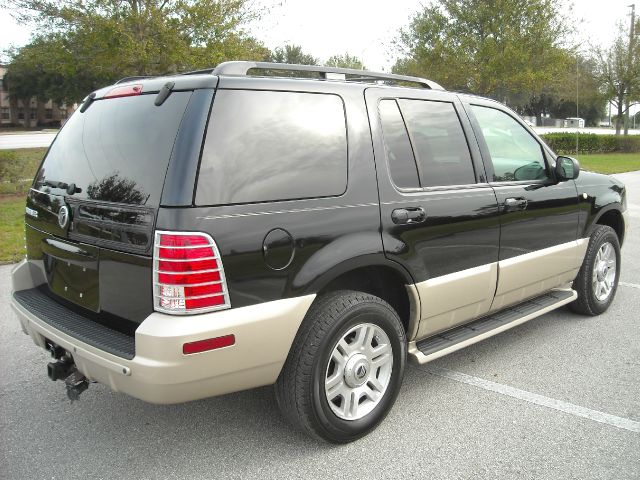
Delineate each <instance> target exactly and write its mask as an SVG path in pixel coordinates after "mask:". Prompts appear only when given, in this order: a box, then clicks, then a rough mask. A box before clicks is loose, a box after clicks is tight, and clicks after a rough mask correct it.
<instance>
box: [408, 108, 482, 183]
mask: <svg viewBox="0 0 640 480" xmlns="http://www.w3.org/2000/svg"><path fill="white" fill-rule="evenodd" d="M400 108H401V109H402V115H403V116H404V120H405V122H406V123H407V128H408V130H409V135H410V136H411V141H412V143H413V150H414V152H415V154H416V160H417V161H418V171H419V173H420V183H421V184H422V186H423V187H433V186H440V185H466V184H470V183H475V181H476V179H475V175H474V172H473V165H472V163H471V154H470V153H469V147H468V145H467V140H466V138H465V136H464V132H463V131H462V125H461V124H460V119H459V118H458V115H457V113H456V110H455V108H454V106H453V104H452V103H446V102H431V101H425V100H400Z"/></svg>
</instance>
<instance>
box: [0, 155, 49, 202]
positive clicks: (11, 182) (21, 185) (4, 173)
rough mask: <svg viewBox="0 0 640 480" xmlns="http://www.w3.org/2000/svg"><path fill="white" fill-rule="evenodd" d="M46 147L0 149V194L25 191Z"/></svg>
mask: <svg viewBox="0 0 640 480" xmlns="http://www.w3.org/2000/svg"><path fill="white" fill-rule="evenodd" d="M46 151H47V149H46V148H20V149H16V150H0V195H12V194H23V193H26V191H27V189H28V188H29V185H31V180H33V177H34V175H35V174H36V170H37V169H38V166H39V165H40V162H41V161H42V157H44V154H45V153H46Z"/></svg>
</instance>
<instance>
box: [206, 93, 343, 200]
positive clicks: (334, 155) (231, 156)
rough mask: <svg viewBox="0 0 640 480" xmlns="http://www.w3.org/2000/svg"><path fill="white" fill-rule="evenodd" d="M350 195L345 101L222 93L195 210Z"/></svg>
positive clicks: (218, 96)
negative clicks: (224, 205) (225, 205)
mask: <svg viewBox="0 0 640 480" xmlns="http://www.w3.org/2000/svg"><path fill="white" fill-rule="evenodd" d="M346 187H347V132H346V123H345V113H344V105H343V103H342V100H341V99H340V97H338V96H337V95H330V94H315V93H298V92H275V91H249V90H220V91H218V93H217V94H216V98H215V100H214V102H213V109H212V111H211V118H210V120H209V127H208V131H207V136H206V140H205V145H204V150H203V152H202V160H201V163H200V173H199V177H198V189H197V192H196V203H197V204H198V205H223V204H232V203H250V202H268V201H277V200H290V199H298V198H313V197H327V196H335V195H341V194H343V193H344V192H345V190H346Z"/></svg>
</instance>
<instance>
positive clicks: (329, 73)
mask: <svg viewBox="0 0 640 480" xmlns="http://www.w3.org/2000/svg"><path fill="white" fill-rule="evenodd" d="M252 69H259V70H272V71H273V70H277V71H283V72H308V73H317V74H319V76H320V78H322V79H324V80H342V81H347V82H376V81H390V82H395V83H400V82H406V83H414V84H417V85H420V86H422V87H423V88H430V89H432V90H444V88H442V86H440V85H438V84H437V83H436V82H433V81H431V80H427V79H426V78H420V77H411V76H407V75H395V74H393V73H378V72H370V71H368V70H356V69H353V68H334V67H319V66H315V65H295V64H291V63H270V62H244V61H237V62H224V63H221V64H220V65H218V66H217V67H215V68H213V69H205V70H197V71H195V72H188V73H186V74H185V75H193V74H202V73H211V74H213V75H238V76H246V75H247V73H248V72H249V70H252Z"/></svg>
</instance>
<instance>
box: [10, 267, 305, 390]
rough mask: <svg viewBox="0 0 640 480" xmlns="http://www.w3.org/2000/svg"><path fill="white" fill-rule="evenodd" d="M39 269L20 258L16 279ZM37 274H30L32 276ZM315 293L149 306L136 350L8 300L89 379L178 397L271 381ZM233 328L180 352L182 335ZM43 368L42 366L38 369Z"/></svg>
mask: <svg viewBox="0 0 640 480" xmlns="http://www.w3.org/2000/svg"><path fill="white" fill-rule="evenodd" d="M35 271H37V270H34V269H32V268H30V267H29V264H28V263H27V262H23V263H21V264H20V265H19V266H18V267H17V268H16V269H15V270H14V285H15V286H21V287H22V289H25V288H33V286H35V285H31V284H30V280H29V278H30V276H31V275H32V274H33V272H35ZM34 280H36V279H34ZM314 299H315V295H306V296H302V297H295V298H288V299H283V300H277V301H273V302H265V303H261V304H258V305H252V306H249V307H241V308H233V309H229V310H222V311H218V312H212V313H205V314H200V315H190V316H174V315H167V314H163V313H158V312H154V313H152V314H151V315H149V317H147V318H146V319H145V320H144V321H143V322H142V324H141V325H140V327H138V329H137V330H136V334H135V335H136V355H135V357H134V358H133V359H131V360H127V359H124V358H121V357H118V356H116V355H112V354H110V353H107V352H105V351H103V350H100V349H98V348H96V347H93V346H91V345H88V344H86V343H83V342H81V341H79V340H77V339H76V338H73V337H71V336H69V335H66V334H65V333H63V332H60V331H59V330H57V329H55V328H53V327H51V326H50V325H49V324H47V323H45V322H43V321H42V320H40V319H39V318H38V317H36V316H35V315H33V314H32V313H31V312H29V311H28V310H26V309H25V308H24V307H23V306H22V305H20V304H19V303H17V302H16V301H14V300H12V307H13V309H14V311H15V312H16V314H17V316H18V320H19V321H20V324H21V327H22V330H23V331H24V332H25V333H27V334H29V335H30V336H31V338H32V339H33V341H34V342H35V343H36V344H37V345H39V346H40V347H42V348H45V338H46V339H48V340H51V341H53V342H55V343H56V344H58V345H60V346H62V347H63V348H64V349H65V350H67V351H68V352H70V353H71V354H72V355H73V358H74V361H75V363H76V365H77V367H78V370H80V371H81V372H82V373H83V374H84V375H85V376H86V377H87V378H89V379H90V380H95V381H97V382H99V383H102V384H104V385H108V386H110V387H111V388H112V389H113V390H115V391H118V392H123V393H126V394H128V395H131V396H133V397H136V398H139V399H141V400H145V401H148V402H152V403H180V402H186V401H189V400H196V399H200V398H206V397H212V396H216V395H222V394H225V393H230V392H235V391H240V390H246V389H248V388H253V387H259V386H262V385H270V384H272V383H274V382H275V381H276V379H277V378H278V375H279V374H280V370H281V369H282V366H283V365H284V362H285V360H286V358H287V355H288V354H289V348H290V347H291V344H292V343H293V339H294V337H295V335H296V333H297V331H298V328H299V326H300V324H301V322H302V320H303V318H304V316H305V315H306V313H307V310H308V309H309V307H310V306H311V304H312V302H313V300H314ZM229 334H233V335H234V336H235V344H234V345H233V346H230V347H226V348H221V349H218V350H212V351H208V352H202V353H197V354H193V355H184V354H183V353H182V346H183V344H184V343H187V342H193V341H196V340H205V339H208V338H215V337H220V336H224V335H229ZM43 370H44V369H43Z"/></svg>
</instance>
